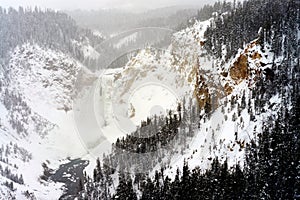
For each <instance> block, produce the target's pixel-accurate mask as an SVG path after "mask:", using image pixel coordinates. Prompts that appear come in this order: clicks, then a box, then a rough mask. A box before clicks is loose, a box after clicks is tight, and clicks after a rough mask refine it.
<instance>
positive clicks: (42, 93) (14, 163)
mask: <svg viewBox="0 0 300 200" xmlns="http://www.w3.org/2000/svg"><path fill="white" fill-rule="evenodd" d="M10 55H11V57H10V60H9V64H8V67H6V68H5V73H3V74H1V75H2V78H1V85H2V87H1V93H0V94H1V95H0V110H1V112H0V113H1V116H0V119H1V120H0V124H1V126H0V127H1V129H0V131H1V137H0V144H1V145H2V146H3V148H2V149H1V152H2V153H1V155H0V157H1V161H0V165H1V166H2V168H3V170H4V169H5V168H6V167H7V170H8V171H10V172H9V173H8V171H6V172H5V173H3V174H2V175H1V179H0V180H1V181H0V182H1V183H0V184H1V187H0V198H4V197H7V198H6V199H13V198H14V197H15V198H16V199H24V198H25V196H26V195H27V196H28V195H29V196H30V195H32V196H34V197H35V198H37V199H58V198H59V197H60V196H61V195H62V193H63V187H62V185H63V183H60V182H53V181H44V180H42V179H41V175H43V173H44V168H43V167H42V163H46V165H47V166H48V168H50V169H53V170H55V169H57V168H58V167H59V165H61V164H63V163H66V162H69V161H68V159H67V157H70V158H78V157H81V156H83V155H85V154H86V150H85V149H84V148H83V147H82V145H81V141H80V139H79V138H78V135H77V131H76V128H75V122H74V119H73V112H72V110H71V109H72V99H73V98H74V96H75V95H76V90H75V86H74V85H75V82H76V79H77V77H78V76H79V75H81V74H88V73H89V72H88V70H86V69H85V68H84V67H83V66H82V65H81V64H80V63H78V62H77V61H75V60H74V59H72V58H70V57H69V56H66V55H64V54H63V53H61V52H58V51H53V50H49V49H43V48H41V47H39V46H38V45H30V44H24V45H22V46H20V47H16V48H15V50H14V51H13V52H12V53H11V54H10ZM1 72H4V70H3V71H1ZM1 145H0V146H1ZM74 147H76V148H74ZM8 174H13V175H16V176H14V177H13V176H12V175H9V176H8ZM21 175H22V179H23V182H24V183H23V184H19V183H18V179H19V178H20V176H21ZM16 177H17V178H16ZM6 181H8V183H9V184H10V183H11V182H13V188H11V189H9V187H7V186H5V185H3V186H2V184H5V183H6ZM19 182H20V181H19ZM27 191H28V192H27Z"/></svg>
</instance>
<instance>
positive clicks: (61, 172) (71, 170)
mask: <svg viewBox="0 0 300 200" xmlns="http://www.w3.org/2000/svg"><path fill="white" fill-rule="evenodd" d="M88 164H89V161H87V160H81V159H74V160H70V162H68V163H66V164H62V165H60V166H59V168H58V170H56V172H55V173H54V174H52V175H51V176H50V179H51V180H53V181H55V182H61V183H64V184H65V192H64V194H63V195H62V196H61V197H60V198H59V199H61V200H66V199H68V200H69V199H74V198H75V195H76V194H77V193H78V189H79V181H80V180H81V179H82V178H83V170H84V168H85V167H86V166H87V165H88ZM67 174H68V176H66V175H67ZM69 174H70V175H69Z"/></svg>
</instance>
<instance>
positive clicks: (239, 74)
mask: <svg viewBox="0 0 300 200" xmlns="http://www.w3.org/2000/svg"><path fill="white" fill-rule="evenodd" d="M229 74H230V77H231V78H232V80H234V81H235V82H236V83H237V84H238V83H240V82H242V80H244V79H246V78H247V77H248V75H249V70H248V57H247V56H246V55H244V54H242V55H241V56H240V57H239V58H238V59H237V61H236V62H234V63H233V66H232V67H230V70H229Z"/></svg>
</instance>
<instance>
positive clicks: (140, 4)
mask: <svg viewBox="0 0 300 200" xmlns="http://www.w3.org/2000/svg"><path fill="white" fill-rule="evenodd" d="M207 2H212V0H0V6H2V7H6V8H7V7H10V6H12V7H15V8H17V7H19V6H20V5H21V6H24V7H26V6H31V7H34V6H38V7H41V8H52V9H55V10H73V9H85V10H86V9H87V10H91V9H101V8H119V9H126V10H136V11H140V10H147V9H153V8H159V7H167V6H176V5H203V3H207Z"/></svg>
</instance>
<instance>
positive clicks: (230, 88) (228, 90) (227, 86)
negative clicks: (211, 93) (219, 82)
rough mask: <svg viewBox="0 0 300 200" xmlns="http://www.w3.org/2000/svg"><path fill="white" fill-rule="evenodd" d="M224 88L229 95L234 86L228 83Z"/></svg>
mask: <svg viewBox="0 0 300 200" xmlns="http://www.w3.org/2000/svg"><path fill="white" fill-rule="evenodd" d="M224 89H225V93H226V94H227V95H230V94H231V93H232V91H233V89H232V87H231V86H230V85H229V84H228V83H226V84H225V86H224Z"/></svg>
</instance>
